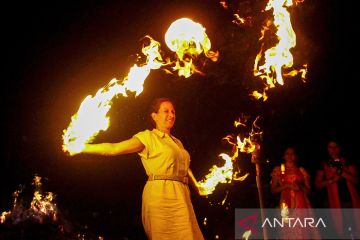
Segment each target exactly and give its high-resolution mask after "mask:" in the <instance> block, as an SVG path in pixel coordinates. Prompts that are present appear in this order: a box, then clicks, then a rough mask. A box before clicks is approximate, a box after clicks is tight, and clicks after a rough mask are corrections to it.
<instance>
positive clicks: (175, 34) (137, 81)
mask: <svg viewBox="0 0 360 240" xmlns="http://www.w3.org/2000/svg"><path fill="white" fill-rule="evenodd" d="M145 38H146V39H148V40H149V44H148V45H145V46H143V48H142V53H143V55H144V56H145V57H146V61H145V63H144V64H141V65H138V64H134V65H133V66H132V67H131V68H130V71H129V73H128V75H127V76H126V77H125V78H124V79H123V80H122V81H121V82H120V81H119V80H117V79H116V78H114V79H112V80H111V81H110V82H109V83H108V84H107V85H106V86H105V87H103V88H100V89H99V90H98V91H97V93H96V94H95V96H91V95H89V96H87V97H86V98H85V99H84V100H83V101H82V103H81V104H80V108H79V110H78V112H77V113H76V114H75V115H73V116H72V117H71V122H70V124H69V126H68V128H67V129H66V130H64V132H63V146H62V147H63V151H64V152H68V153H69V154H70V155H73V154H76V153H79V152H81V151H82V150H83V149H84V148H85V144H86V143H89V142H91V141H92V140H93V139H94V138H95V137H96V136H97V135H98V134H99V132H100V131H106V130H107V129H108V127H109V125H110V118H109V116H107V114H108V112H109V110H110V109H111V105H112V100H113V98H114V97H115V96H118V95H119V94H120V95H122V96H124V97H127V96H128V95H127V92H133V93H135V96H138V95H139V94H140V93H141V92H142V91H143V89H144V87H143V85H144V82H145V80H146V78H147V77H148V75H149V74H150V71H151V70H154V69H159V68H161V67H162V66H166V65H168V62H164V60H163V58H162V56H161V54H160V43H159V42H157V41H155V40H154V39H152V38H151V37H150V36H146V37H145ZM165 41H166V44H167V45H168V47H169V48H170V49H171V50H172V51H174V52H176V55H177V60H176V61H175V67H174V70H175V71H178V74H179V76H185V77H189V76H190V75H191V74H193V73H194V72H199V71H198V70H197V69H196V67H195V65H194V64H193V60H194V59H195V58H196V57H197V56H198V55H199V54H201V53H202V52H204V54H205V55H206V56H207V57H208V58H210V59H211V60H213V61H216V60H217V57H218V53H217V52H216V53H215V52H213V51H211V50H210V48H211V43H210V39H209V38H208V36H207V35H206V32H205V28H204V27H203V26H202V25H201V24H199V23H195V22H193V21H192V20H190V19H186V18H182V19H178V20H176V21H175V22H173V23H172V24H171V25H170V27H169V29H168V31H167V32H166V34H165Z"/></svg>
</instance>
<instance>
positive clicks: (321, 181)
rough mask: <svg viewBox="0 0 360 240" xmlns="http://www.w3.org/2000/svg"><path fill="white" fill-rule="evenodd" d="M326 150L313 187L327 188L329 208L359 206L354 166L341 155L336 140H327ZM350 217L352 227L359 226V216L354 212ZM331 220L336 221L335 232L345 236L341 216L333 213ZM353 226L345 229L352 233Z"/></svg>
mask: <svg viewBox="0 0 360 240" xmlns="http://www.w3.org/2000/svg"><path fill="white" fill-rule="evenodd" d="M327 152H328V159H327V160H326V161H323V162H322V163H321V166H322V168H321V169H319V170H318V171H317V173H316V177H315V187H316V188H317V189H323V188H326V189H327V201H326V205H327V207H328V208H330V209H336V208H360V197H359V193H358V191H357V184H359V177H358V172H357V168H356V166H355V165H353V164H349V162H348V161H347V159H345V158H344V157H343V156H342V154H341V147H340V145H339V143H338V142H337V141H334V140H331V141H328V143H327ZM352 217H354V219H353V220H354V221H353V222H354V223H355V225H354V227H355V226H360V216H358V214H356V215H354V216H352ZM333 220H334V222H336V224H334V225H335V228H336V230H337V233H338V234H339V235H340V236H346V233H345V229H344V226H343V218H342V216H341V215H339V214H334V215H333ZM354 227H353V228H352V229H349V228H348V229H347V230H349V231H350V230H351V232H352V233H351V234H354V233H355V232H356V229H354ZM357 230H359V227H358V229H357ZM358 237H360V236H358Z"/></svg>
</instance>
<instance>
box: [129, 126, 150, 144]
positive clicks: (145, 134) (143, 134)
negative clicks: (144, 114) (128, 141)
mask: <svg viewBox="0 0 360 240" xmlns="http://www.w3.org/2000/svg"><path fill="white" fill-rule="evenodd" d="M151 135H152V133H151V131H150V130H149V129H146V130H143V131H140V132H138V133H136V134H135V135H134V136H133V137H136V138H138V139H139V140H140V141H141V142H142V143H144V142H146V141H148V140H149V139H150V138H151Z"/></svg>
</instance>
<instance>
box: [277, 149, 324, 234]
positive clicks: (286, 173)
mask: <svg viewBox="0 0 360 240" xmlns="http://www.w3.org/2000/svg"><path fill="white" fill-rule="evenodd" d="M283 159H284V162H283V163H282V164H281V165H280V166H276V167H275V168H274V169H273V171H272V174H271V192H272V193H273V194H278V193H280V203H279V207H280V209H281V216H282V217H283V218H285V221H286V218H290V217H291V218H301V217H309V216H313V213H312V210H311V204H310V201H309V199H308V195H309V193H310V175H309V174H308V173H307V171H306V170H305V169H304V168H303V167H300V166H298V156H297V154H296V150H295V148H294V147H288V148H286V150H285V152H284V155H283ZM279 234H281V238H280V239H293V238H294V236H296V239H320V234H319V232H318V231H317V229H313V228H302V227H299V226H296V227H283V228H282V229H281V231H280V232H279Z"/></svg>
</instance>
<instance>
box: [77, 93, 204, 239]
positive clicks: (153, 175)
mask: <svg viewBox="0 0 360 240" xmlns="http://www.w3.org/2000/svg"><path fill="white" fill-rule="evenodd" d="M150 117H151V120H152V121H153V123H154V127H155V128H154V129H152V130H145V131H142V132H139V133H137V134H135V135H134V136H133V137H132V138H131V139H129V140H126V141H122V142H119V143H100V144H87V145H86V147H85V149H84V150H83V151H82V152H83V153H90V154H99V155H110V156H114V155H121V154H128V153H135V152H136V153H138V154H139V155H140V157H141V161H142V163H143V166H144V168H145V171H146V174H147V175H148V176H149V178H148V181H147V182H146V184H145V187H144V190H143V195H142V223H143V226H144V229H145V232H146V235H147V237H148V238H149V239H155V240H165V239H169V240H170V239H171V240H172V239H183V240H186V239H189V240H193V239H194V240H201V239H204V238H203V235H202V233H201V231H200V228H199V225H198V223H197V220H196V216H195V213H194V210H193V206H192V203H191V199H190V191H189V187H188V183H189V182H190V183H191V184H192V185H193V186H195V187H196V189H197V191H198V192H199V193H200V194H201V189H199V188H198V187H197V186H198V185H197V182H196V179H195V177H194V175H193V174H192V172H191V170H190V168H189V165H190V156H189V153H188V152H187V151H186V150H185V149H184V147H183V145H182V143H181V141H180V140H179V139H177V138H176V137H174V136H173V135H171V129H172V127H173V126H174V123H175V119H176V116H175V108H174V104H173V102H172V101H171V100H170V99H167V98H159V99H155V100H154V102H153V104H152V105H151V109H150Z"/></svg>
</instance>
